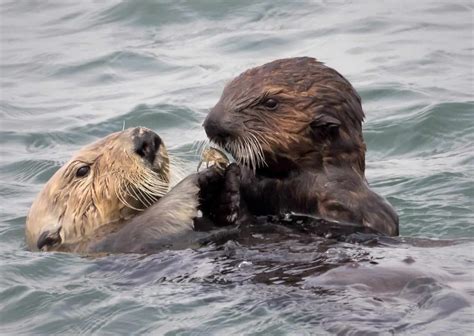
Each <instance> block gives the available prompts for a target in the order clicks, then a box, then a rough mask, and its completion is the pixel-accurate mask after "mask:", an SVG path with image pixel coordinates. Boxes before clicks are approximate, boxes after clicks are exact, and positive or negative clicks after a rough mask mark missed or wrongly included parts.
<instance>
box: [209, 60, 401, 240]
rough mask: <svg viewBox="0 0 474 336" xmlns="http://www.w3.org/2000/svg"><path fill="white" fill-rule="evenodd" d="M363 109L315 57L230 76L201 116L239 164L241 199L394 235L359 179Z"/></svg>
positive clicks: (392, 221)
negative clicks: (212, 106)
mask: <svg viewBox="0 0 474 336" xmlns="http://www.w3.org/2000/svg"><path fill="white" fill-rule="evenodd" d="M363 119H364V112H363V110H362V106H361V99H360V97H359V95H358V94H357V92H356V91H355V89H354V88H353V87H352V85H351V84H350V83H349V82H348V81H347V80H346V79H345V78H344V77H343V76H342V75H340V74H339V73H338V72H337V71H335V70H334V69H331V68H329V67H327V66H325V65H324V64H323V63H321V62H318V61H317V60H316V59H314V58H308V57H300V58H289V59H282V60H277V61H273V62H270V63H267V64H265V65H262V66H260V67H256V68H253V69H250V70H247V71H245V72H244V73H242V74H241V75H239V76H238V77H237V78H235V79H234V80H233V81H232V82H230V83H229V84H228V85H227V86H226V87H225V88H224V91H223V93H222V96H221V98H220V100H219V102H218V103H217V104H216V106H215V107H214V108H213V109H212V110H211V111H210V113H209V115H208V116H207V118H206V120H205V122H204V128H205V130H206V133H207V135H208V137H209V138H210V140H211V141H213V142H215V143H217V144H218V145H220V146H222V147H223V148H225V149H226V150H228V151H229V152H230V153H231V154H232V155H233V156H234V157H235V159H236V161H237V163H239V164H240V166H241V169H242V172H241V188H240V190H241V198H242V206H243V207H246V208H248V210H249V211H250V213H252V214H254V215H265V214H278V213H282V212H288V211H293V212H298V213H306V214H312V215H316V216H320V217H322V218H325V219H330V220H336V221H341V222H350V223H355V224H359V225H362V226H367V227H371V228H373V229H376V230H378V231H380V232H382V233H385V234H389V235H398V216H397V214H396V213H395V211H394V209H393V208H392V207H391V206H390V205H389V204H388V203H387V202H386V201H385V200H384V199H383V198H382V197H380V196H379V195H377V194H376V193H375V192H373V191H372V190H371V189H370V188H369V185H368V183H367V181H366V179H365V175H364V172H365V150H366V147H365V143H364V139H363V135H362V121H363Z"/></svg>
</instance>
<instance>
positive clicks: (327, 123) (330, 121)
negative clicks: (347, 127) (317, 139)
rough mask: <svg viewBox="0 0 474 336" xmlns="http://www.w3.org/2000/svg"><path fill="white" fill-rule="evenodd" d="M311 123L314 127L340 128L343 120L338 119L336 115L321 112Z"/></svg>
mask: <svg viewBox="0 0 474 336" xmlns="http://www.w3.org/2000/svg"><path fill="white" fill-rule="evenodd" d="M310 125H311V128H312V129H316V128H324V129H328V130H333V129H334V130H335V129H338V128H339V126H340V125H341V122H340V121H339V119H336V118H334V117H331V116H328V115H325V114H320V115H317V116H316V117H314V119H313V121H311V124H310Z"/></svg>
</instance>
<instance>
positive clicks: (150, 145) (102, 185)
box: [26, 127, 169, 251]
mask: <svg viewBox="0 0 474 336" xmlns="http://www.w3.org/2000/svg"><path fill="white" fill-rule="evenodd" d="M168 185H169V159H168V154H167V151H166V148H165V146H164V144H163V143H162V141H161V139H160V137H159V136H158V135H157V134H156V133H154V132H153V131H151V130H149V129H146V128H142V127H137V128H131V129H127V130H125V131H122V132H117V133H113V134H110V135H109V136H107V137H105V138H103V139H101V140H99V141H97V142H95V143H93V144H91V145H88V146H87V147H84V148H83V149H82V150H80V151H79V152H78V153H77V154H76V155H75V156H74V157H73V158H72V159H71V160H70V161H69V162H68V163H66V164H65V165H64V166H63V167H61V168H60V169H59V170H58V171H57V172H56V173H55V174H54V175H53V176H52V177H51V179H50V180H49V181H48V183H47V184H46V185H45V186H44V188H43V190H42V191H41V192H40V194H39V195H38V196H37V198H36V200H35V201H34V202H33V205H32V206H31V209H30V212H29V214H28V217H27V220H26V240H27V244H28V247H29V248H30V249H31V250H37V249H40V250H48V251H51V250H61V249H62V247H64V246H70V245H74V244H76V243H79V242H81V241H84V240H87V239H88V238H90V237H91V235H92V234H93V233H94V232H96V230H98V229H100V228H101V227H102V226H104V225H110V224H112V225H113V224H114V223H117V224H119V223H120V222H121V221H122V220H123V219H125V218H128V217H130V216H132V215H133V214H135V213H137V212H138V211H141V210H143V209H145V208H147V207H148V206H150V205H151V204H153V203H154V202H156V201H157V200H158V199H159V198H160V197H161V196H163V195H164V194H165V193H166V192H167V191H168Z"/></svg>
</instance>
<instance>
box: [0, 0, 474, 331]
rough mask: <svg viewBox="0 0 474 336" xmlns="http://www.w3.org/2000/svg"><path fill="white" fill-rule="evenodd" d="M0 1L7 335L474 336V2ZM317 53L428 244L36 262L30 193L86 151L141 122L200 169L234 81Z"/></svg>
mask: <svg viewBox="0 0 474 336" xmlns="http://www.w3.org/2000/svg"><path fill="white" fill-rule="evenodd" d="M0 8H1V13H0V25H1V30H0V33H1V44H0V54H1V70H0V71H1V72H0V77H1V101H0V104H1V105H0V111H1V138H0V139H1V147H0V153H1V164H0V179H1V184H2V188H1V191H0V193H1V196H0V197H1V199H0V204H1V205H0V207H1V214H0V254H1V255H2V258H1V260H0V291H1V292H0V302H1V304H0V319H1V320H0V321H1V323H0V333H3V334H81V333H84V334H91V333H96V334H126V335H128V334H134V333H136V334H138V333H149V334H165V333H168V334H169V335H184V334H202V335H209V334H216V335H223V334H229V335H235V334H248V335H250V334H270V335H284V334H292V335H303V334H332V333H335V334H341V335H352V334H379V333H380V334H390V333H396V334H398V333H400V334H417V335H423V334H424V335H433V334H436V335H448V334H449V335H463V334H468V333H471V332H472V330H473V328H474V322H473V319H474V312H473V308H472V304H473V303H474V299H473V296H474V286H473V282H474V279H473V277H474V272H473V267H474V243H473V240H472V238H473V236H474V225H473V224H474V213H473V210H474V209H473V200H474V183H473V180H474V173H473V172H474V169H473V168H474V167H473V162H474V151H473V143H474V97H473V92H474V61H473V59H474V58H473V56H474V55H473V53H474V33H473V31H474V23H473V12H474V10H473V5H472V2H470V1H419V2H414V1H383V2H382V1H375V0H374V1H366V2H364V3H360V2H355V1H354V2H353V1H291V2H290V1H288V2H286V1H239V2H237V1H210V0H208V1H199V2H198V1H152V0H135V1H123V2H119V1H56V2H53V1H12V0H10V1H7V0H5V1H2V2H1V7H0ZM301 55H308V56H315V57H317V58H318V59H320V60H322V61H324V62H326V63H327V64H328V65H330V66H332V67H335V68H336V69H338V70H339V71H340V72H341V73H342V74H344V75H345V76H347V78H348V79H349V80H350V81H351V82H352V83H353V84H354V86H355V87H356V88H357V90H358V91H359V93H360V94H361V96H362V98H363V103H364V109H365V112H366V114H367V120H366V123H365V137H366V142H367V144H368V155H367V161H368V166H367V177H368V179H369V182H370V183H371V185H372V186H373V187H374V188H375V189H376V190H377V191H378V192H379V193H381V194H382V195H385V196H386V197H387V198H388V199H389V200H390V202H391V203H392V204H394V205H395V207H396V208H397V210H398V212H399V214H400V220H401V224H400V228H401V234H402V236H404V237H408V238H416V239H415V242H417V243H413V242H411V243H407V244H402V245H396V246H378V247H367V246H361V245H357V244H342V243H340V244H331V243H329V242H327V241H323V240H320V239H310V238H308V237H305V238H304V239H303V238H302V237H292V238H291V237H289V238H288V239H286V240H284V241H281V240H280V241H279V240H278V239H272V238H271V237H263V238H262V237H257V238H258V239H257V241H256V242H253V243H240V244H237V243H234V242H229V243H227V244H226V245H224V246H217V247H212V246H211V247H207V248H202V249H200V250H183V251H167V252H163V253H160V254H157V255H152V256H146V257H145V256H136V255H130V256H112V257H105V258H100V259H90V258H83V257H79V256H75V255H67V254H43V253H30V252H27V251H26V250H25V244H24V231H23V230H24V222H25V216H26V213H27V211H28V208H29V206H30V204H31V202H32V200H33V197H34V196H35V195H36V193H37V192H38V191H39V190H40V188H41V186H42V185H43V184H44V183H45V182H46V181H47V180H48V178H49V177H50V176H51V175H52V174H53V173H54V171H55V170H56V169H58V167H59V166H60V165H61V164H62V163H63V162H65V161H66V160H67V159H68V158H69V157H70V156H71V154H72V153H73V152H74V151H76V150H77V149H78V148H80V147H82V146H83V145H85V144H87V143H89V142H91V141H93V140H95V139H97V138H99V137H102V136H104V135H106V134H108V133H110V132H113V131H117V130H120V129H122V127H123V125H124V123H125V125H126V127H131V126H137V125H144V126H148V127H150V128H152V129H155V130H156V131H157V132H158V133H159V134H160V135H161V136H162V137H163V138H164V139H165V142H166V143H167V145H168V146H169V147H171V148H172V151H173V153H175V154H176V155H178V156H180V157H181V158H184V159H187V161H186V162H185V166H186V167H187V169H188V171H189V172H191V171H192V170H193V169H194V167H195V166H196V164H197V161H196V160H197V158H196V157H195V156H193V155H192V148H193V143H195V141H197V140H202V139H204V137H205V136H204V132H203V131H202V129H201V127H200V124H201V123H202V121H203V118H204V117H205V115H206V112H207V110H208V108H209V107H211V106H213V104H214V103H215V102H216V101H217V99H218V97H219V95H220V91H221V90H222V88H223V86H224V84H225V83H226V82H227V81H228V80H230V79H231V78H232V77H233V76H235V75H237V74H238V73H240V72H241V71H243V70H244V69H246V68H248V67H251V66H255V65H259V64H262V63H264V62H266V61H270V60H273V59H276V58H282V57H290V56H301ZM423 237H425V238H433V239H438V240H452V241H454V242H455V243H454V244H453V243H448V244H445V243H439V244H435V242H433V241H430V242H429V243H420V242H419V240H417V239H419V238H423ZM408 238H407V239H408ZM413 261H414V262H413ZM341 265H342V266H341Z"/></svg>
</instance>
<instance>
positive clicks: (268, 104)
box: [263, 98, 278, 110]
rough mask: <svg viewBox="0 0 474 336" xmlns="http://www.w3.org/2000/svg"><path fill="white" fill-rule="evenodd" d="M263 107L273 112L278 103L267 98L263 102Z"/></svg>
mask: <svg viewBox="0 0 474 336" xmlns="http://www.w3.org/2000/svg"><path fill="white" fill-rule="evenodd" d="M263 105H264V106H265V107H266V108H267V109H269V110H274V109H276V108H277V106H278V102H277V101H276V100H275V99H273V98H268V99H267V100H265V101H264V102H263Z"/></svg>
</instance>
